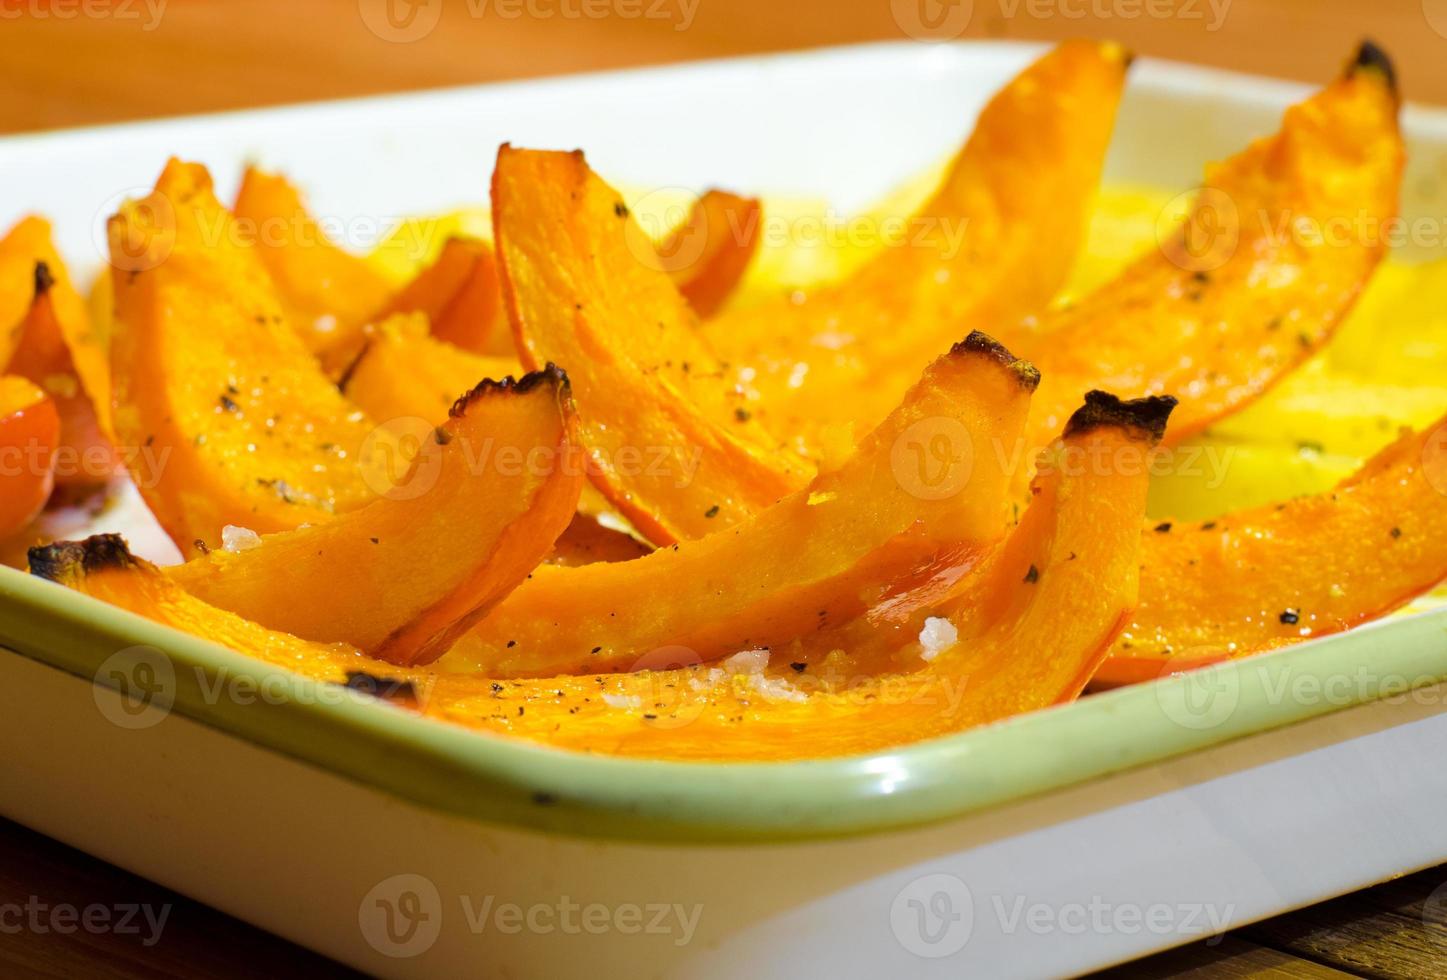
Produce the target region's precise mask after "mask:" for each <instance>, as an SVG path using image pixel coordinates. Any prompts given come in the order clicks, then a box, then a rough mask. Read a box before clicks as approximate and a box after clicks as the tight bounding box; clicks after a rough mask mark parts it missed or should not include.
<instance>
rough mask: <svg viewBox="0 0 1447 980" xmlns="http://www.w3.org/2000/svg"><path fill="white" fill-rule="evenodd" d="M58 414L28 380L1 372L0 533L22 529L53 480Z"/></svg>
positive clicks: (36, 511)
mask: <svg viewBox="0 0 1447 980" xmlns="http://www.w3.org/2000/svg"><path fill="white" fill-rule="evenodd" d="M59 440H60V416H59V415H58V414H57V413H56V410H55V403H54V402H53V401H52V400H51V398H50V397H49V396H48V395H46V393H45V392H44V391H41V390H40V388H39V387H37V386H36V385H34V384H32V383H31V382H30V381H29V380H27V379H25V378H22V377H19V376H17V375H13V374H7V375H0V538H6V537H9V536H10V535H12V534H14V533H16V532H17V531H20V530H23V529H24V528H25V526H26V525H28V524H29V523H30V522H31V521H32V520H34V519H35V515H37V514H39V513H40V511H41V509H42V508H44V507H45V501H46V500H48V499H49V498H50V491H51V488H52V487H54V485H55V447H56V444H57V443H58V442H59Z"/></svg>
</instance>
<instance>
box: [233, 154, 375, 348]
mask: <svg viewBox="0 0 1447 980" xmlns="http://www.w3.org/2000/svg"><path fill="white" fill-rule="evenodd" d="M233 211H234V213H235V222H234V223H233V224H232V225H231V228H233V229H234V230H235V232H236V234H237V236H238V237H239V238H240V239H241V240H243V241H247V242H250V243H253V244H254V245H255V246H256V250H257V253H258V254H259V255H260V256H261V261H262V263H263V264H264V265H265V266H266V269H267V272H269V273H270V274H271V277H272V279H273V281H274V282H275V283H276V291H277V294H278V295H279V297H280V299H281V303H282V306H283V308H284V309H285V311H286V318H287V322H288V323H289V324H290V325H291V328H292V329H293V330H295V331H296V333H297V336H299V337H301V338H302V340H303V341H304V342H305V343H306V345H307V348H308V349H309V350H312V351H320V350H322V349H323V348H328V347H332V346H334V345H336V344H338V343H340V342H341V341H342V339H343V338H346V337H349V336H351V335H352V334H354V333H355V332H356V331H357V330H359V329H361V327H362V326H363V325H364V324H366V323H367V322H369V321H370V320H371V319H372V317H373V316H374V315H375V314H376V313H377V311H378V310H380V309H382V308H383V307H384V306H385V305H386V303H387V301H388V299H389V298H390V297H391V294H392V286H391V284H390V283H389V282H387V280H386V279H385V278H384V277H382V276H381V275H380V274H379V273H378V272H377V271H376V270H375V269H374V268H372V266H371V265H369V264H368V263H367V262H366V261H365V260H364V259H362V258H361V257H360V256H357V255H353V254H352V253H351V252H348V251H346V250H345V249H343V248H341V247H340V246H338V245H337V244H336V243H335V242H333V241H332V240H331V239H330V238H328V237H327V233H326V231H325V229H324V228H323V227H322V225H321V224H320V223H319V222H318V221H317V219H316V218H315V217H314V216H313V215H312V214H311V212H309V211H308V210H307V207H306V204H305V203H304V202H303V201H302V197H301V192H300V191H298V190H297V188H296V187H295V186H293V185H292V184H291V183H290V182H289V181H288V180H287V179H286V178H285V177H282V176H281V175H279V174H269V173H265V172H263V171H261V170H258V169H257V168H256V167H247V168H246V174H245V175H244V176H243V177H242V179H241V189H240V190H239V191H238V192H237V194H236V206H235V208H234V209H233Z"/></svg>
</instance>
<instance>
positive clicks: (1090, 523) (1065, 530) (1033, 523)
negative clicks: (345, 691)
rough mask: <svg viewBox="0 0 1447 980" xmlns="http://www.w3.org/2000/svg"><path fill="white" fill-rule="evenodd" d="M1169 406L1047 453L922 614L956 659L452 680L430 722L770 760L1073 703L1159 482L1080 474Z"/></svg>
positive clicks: (1129, 410)
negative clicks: (995, 536) (986, 539)
mask: <svg viewBox="0 0 1447 980" xmlns="http://www.w3.org/2000/svg"><path fill="white" fill-rule="evenodd" d="M1172 403H1173V401H1172V400H1171V399H1147V400H1143V401H1141V402H1134V403H1126V404H1122V403H1120V402H1119V401H1117V400H1115V399H1114V398H1112V397H1110V396H1107V395H1101V394H1099V393H1095V394H1093V395H1092V399H1091V403H1090V404H1089V405H1088V406H1087V407H1086V408H1085V409H1082V411H1081V412H1080V413H1079V414H1078V415H1077V416H1076V418H1075V419H1074V420H1072V422H1071V424H1070V427H1069V428H1068V430H1067V431H1066V433H1065V435H1064V437H1063V438H1062V439H1061V440H1060V441H1059V442H1057V443H1056V444H1054V445H1053V446H1052V447H1051V448H1050V449H1049V450H1048V451H1047V454H1046V455H1047V460H1048V461H1049V462H1048V465H1046V466H1045V467H1043V469H1042V472H1041V473H1040V474H1039V475H1038V476H1037V477H1036V482H1035V496H1034V499H1033V500H1032V502H1031V504H1030V507H1029V508H1028V509H1027V511H1026V512H1025V514H1024V516H1023V518H1022V520H1021V523H1020V525H1019V526H1018V527H1017V528H1016V529H1015V530H1014V531H1013V532H1012V533H1011V534H1010V536H1009V537H1008V538H1007V539H1005V540H1004V541H1003V542H1002V543H1001V544H999V545H998V546H996V547H995V548H994V549H992V550H991V552H990V554H989V555H988V556H987V558H986V559H985V560H984V561H982V562H981V564H980V565H979V567H978V568H977V569H976V570H975V571H974V572H972V573H971V574H970V575H969V576H968V577H967V579H966V580H965V582H964V583H963V587H958V588H957V589H956V590H954V592H953V593H952V594H951V595H950V596H949V597H947V598H945V599H943V600H942V601H937V602H936V603H934V604H933V605H932V607H927V608H924V609H921V610H918V611H916V613H915V614H914V617H913V618H912V620H911V625H912V629H913V633H911V634H909V640H910V641H914V637H915V636H917V635H918V634H919V633H920V624H921V622H927V621H928V620H927V619H926V617H932V618H933V619H934V620H935V621H934V623H933V624H932V627H931V628H932V629H934V630H939V629H941V628H942V626H941V624H942V623H944V622H948V623H949V625H950V628H951V629H953V631H954V634H955V637H956V640H955V642H954V643H953V644H941V645H939V646H928V647H927V646H923V645H921V643H919V642H906V643H905V644H904V649H902V650H900V651H898V653H899V654H902V656H897V657H896V658H895V665H896V666H895V667H894V670H893V672H892V673H876V672H873V671H864V670H861V669H860V668H861V667H863V666H864V665H863V664H861V663H859V661H860V659H861V658H860V654H859V653H858V652H857V651H856V649H855V648H854V647H853V646H852V645H851V644H852V643H854V642H865V643H871V642H872V643H874V644H876V645H877V644H879V643H880V637H879V635H878V634H877V633H875V634H873V639H872V640H861V636H863V635H864V634H863V633H861V632H860V631H851V630H843V631H841V633H842V635H839V634H824V635H819V636H816V637H814V638H811V639H810V640H809V641H807V643H806V647H808V648H812V649H813V650H814V651H822V650H828V649H829V648H830V646H832V645H834V644H843V645H844V646H843V648H842V649H839V650H836V651H835V652H833V653H831V654H830V655H829V656H827V657H824V658H822V659H819V658H811V657H810V656H808V655H807V654H797V653H791V654H788V655H784V656H774V657H769V656H768V654H767V653H766V652H764V651H756V653H757V654H759V655H758V656H753V655H750V654H744V655H741V656H740V657H737V658H732V659H731V660H730V661H728V662H726V663H725V664H724V666H723V667H721V668H720V667H714V668H702V667H691V668H684V669H675V670H666V671H657V670H655V671H645V672H642V673H633V674H622V675H614V676H610V677H588V676H581V677H580V676H567V677H552V678H546V679H531V680H527V679H525V680H502V681H492V680H489V681H483V680H482V679H480V678H477V677H475V676H471V675H462V676H451V675H449V676H445V677H441V678H438V680H437V682H436V684H435V686H433V688H432V689H431V692H430V698H429V705H428V708H427V710H428V713H429V714H435V715H439V716H441V717H445V718H447V719H449V720H452V721H456V722H459V723H461V724H464V725H472V726H481V727H484V728H487V729H490V730H494V731H498V732H503V733H507V734H510V735H514V736H519V737H523V738H529V739H534V740H536V741H540V742H544V743H546V744H548V745H551V746H555V747H560V748H571V749H578V750H582V751H588V752H604V753H612V754H619V755H641V756H649V757H660V758H678V759H693V760H710V761H725V760H728V761H761V760H769V761H778V760H785V759H798V758H818V757H822V756H834V755H849V754H854V753H864V752H871V751H878V750H882V749H888V748H893V747H897V746H900V745H904V744H907V743H910V742H917V741H920V740H923V739H927V738H934V737H938V736H942V735H946V734H950V733H952V732H958V731H962V730H965V729H968V728H972V727H975V726H978V725H984V724H988V723H990V722H994V721H999V720H1001V719H1004V718H1009V717H1012V716H1014V715H1017V714H1021V713H1024V712H1027V711H1034V710H1038V709H1041V708H1046V707H1049V706H1051V705H1054V704H1060V703H1063V702H1068V701H1071V700H1073V699H1075V698H1076V697H1077V696H1078V695H1079V694H1080V692H1081V690H1082V689H1083V688H1084V686H1085V684H1086V682H1087V681H1088V680H1089V679H1090V676H1091V674H1092V673H1093V672H1094V671H1095V669H1096V667H1097V665H1098V664H1099V663H1100V661H1101V660H1102V659H1103V658H1104V657H1105V655H1106V653H1107V651H1108V650H1109V648H1110V644H1111V641H1112V640H1113V639H1114V638H1115V636H1116V635H1117V634H1118V633H1119V631H1120V629H1121V627H1122V626H1123V625H1124V624H1125V622H1126V621H1127V620H1128V618H1129V615H1130V610H1131V607H1132V605H1133V604H1134V602H1135V597H1136V589H1137V564H1138V561H1139V549H1140V533H1139V526H1140V520H1141V517H1142V516H1143V515H1144V513H1145V499H1146V488H1147V485H1148V482H1149V477H1148V475H1147V474H1146V473H1145V471H1144V470H1142V469H1141V468H1139V467H1119V468H1113V467H1110V466H1079V465H1076V463H1075V462H1073V461H1074V460H1077V459H1081V458H1083V459H1115V458H1120V457H1122V456H1129V455H1138V454H1140V453H1143V452H1147V451H1149V448H1150V447H1151V446H1153V445H1154V444H1155V442H1156V440H1158V439H1159V437H1160V432H1161V430H1162V427H1163V426H1164V424H1165V420H1166V417H1167V415H1168V414H1169V412H1170V408H1171V405H1172ZM895 642H896V643H899V642H900V641H899V640H898V639H896V640H895ZM941 646H942V647H943V648H941ZM669 658H675V659H674V662H677V659H681V658H680V655H679V653H678V651H677V649H676V648H667V649H665V650H664V651H660V654H659V655H658V656H656V657H655V658H654V659H655V660H656V662H658V663H660V664H666V663H668V660H669ZM739 661H742V663H740V662H739ZM764 661H767V666H764V664H763V662H764ZM469 689H470V693H469ZM564 714H566V717H567V720H566V723H564V724H562V725H559V724H558V723H557V721H558V719H559V718H560V717H561V716H563V715H564Z"/></svg>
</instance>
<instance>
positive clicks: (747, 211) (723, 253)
mask: <svg viewBox="0 0 1447 980" xmlns="http://www.w3.org/2000/svg"><path fill="white" fill-rule="evenodd" d="M762 225H763V210H762V206H761V205H760V203H759V199H758V198H756V197H740V196H739V195H737V194H731V193H729V192H728V191H724V190H719V189H717V188H713V189H710V190H708V191H705V192H704V193H703V195H702V196H701V197H699V199H698V200H697V201H695V202H694V204H693V207H692V208H690V209H689V212H688V216H687V217H685V218H684V219H683V222H682V223H681V224H680V225H679V226H678V227H676V228H673V229H671V230H670V231H669V232H668V234H667V235H665V236H663V238H662V239H660V240H659V241H658V243H657V245H656V246H655V251H656V252H657V253H658V261H659V264H660V265H661V266H662V268H663V269H664V270H665V271H667V273H668V277H669V278H670V279H672V280H673V284H674V285H675V286H677V287H678V291H679V292H680V293H682V294H683V298H684V299H685V300H687V301H688V305H689V306H691V307H693V312H695V313H697V314H698V315H699V316H701V317H711V316H713V315H714V314H715V313H717V312H718V311H719V310H720V309H722V308H723V305H724V303H725V302H727V301H728V298H729V296H730V295H731V294H732V293H733V291H734V287H735V286H737V285H738V284H739V280H740V279H742V278H743V277H744V271H745V270H746V269H748V267H749V260H750V259H752V258H753V257H754V253H755V252H756V251H758V247H759V236H760V231H761V229H762ZM940 346H941V347H943V346H944V345H943V344H941V345H940Z"/></svg>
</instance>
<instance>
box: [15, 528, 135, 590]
mask: <svg viewBox="0 0 1447 980" xmlns="http://www.w3.org/2000/svg"><path fill="white" fill-rule="evenodd" d="M135 566H136V558H135V556H134V555H132V554H131V549H130V548H128V547H126V539H125V538H123V537H121V536H120V535H119V534H95V535H92V536H91V537H88V538H86V539H85V540H84V541H56V542H55V543H54V544H47V545H39V546H37V547H34V548H31V549H30V574H31V575H36V576H39V577H40V578H43V579H46V580H48V581H51V582H61V583H64V582H66V581H69V580H71V579H74V578H76V577H78V576H84V575H89V574H91V573H93V572H100V571H104V570H106V569H111V568H115V569H126V568H134V567H135Z"/></svg>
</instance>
